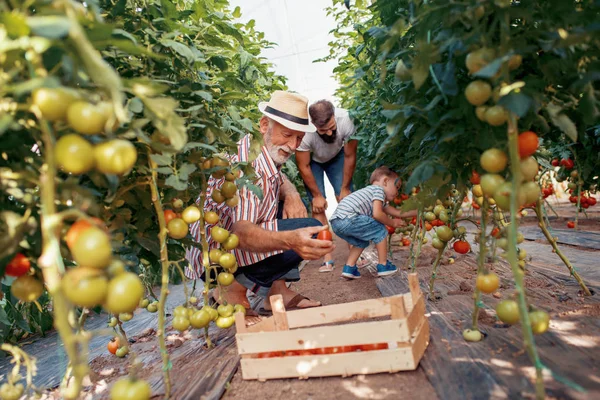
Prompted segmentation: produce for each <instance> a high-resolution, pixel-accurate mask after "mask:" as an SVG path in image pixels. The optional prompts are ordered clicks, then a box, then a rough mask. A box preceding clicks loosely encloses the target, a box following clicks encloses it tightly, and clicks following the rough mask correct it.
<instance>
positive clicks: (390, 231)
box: [385, 225, 396, 235]
mask: <svg viewBox="0 0 600 400" xmlns="http://www.w3.org/2000/svg"><path fill="white" fill-rule="evenodd" d="M385 229H387V231H388V233H389V234H390V235H391V234H392V233H394V232H396V229H394V228H392V227H391V226H389V225H386V226H385Z"/></svg>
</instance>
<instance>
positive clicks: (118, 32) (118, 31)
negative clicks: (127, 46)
mask: <svg viewBox="0 0 600 400" xmlns="http://www.w3.org/2000/svg"><path fill="white" fill-rule="evenodd" d="M112 35H113V36H123V37H124V38H127V39H129V40H131V41H132V42H133V44H135V45H137V40H136V39H135V36H133V35H132V34H131V33H129V32H127V31H124V30H123V29H114V30H113V31H112Z"/></svg>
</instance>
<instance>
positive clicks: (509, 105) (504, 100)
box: [498, 92, 533, 118]
mask: <svg viewBox="0 0 600 400" xmlns="http://www.w3.org/2000/svg"><path fill="white" fill-rule="evenodd" d="M498 104H500V105H501V106H504V108H506V109H508V110H510V111H512V112H513V113H515V114H517V115H518V116H519V117H520V118H522V117H524V116H525V114H527V112H528V111H529V108H530V107H531V105H532V104H533V99H532V98H531V97H529V96H527V95H526V94H524V93H515V92H510V93H509V94H507V95H506V96H502V97H501V98H500V100H499V101H498Z"/></svg>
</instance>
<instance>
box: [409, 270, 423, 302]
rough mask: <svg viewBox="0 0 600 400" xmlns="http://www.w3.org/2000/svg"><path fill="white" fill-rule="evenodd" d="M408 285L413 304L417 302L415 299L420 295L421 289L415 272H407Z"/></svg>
mask: <svg viewBox="0 0 600 400" xmlns="http://www.w3.org/2000/svg"><path fill="white" fill-rule="evenodd" d="M408 287H409V289H410V294H411V295H412V300H413V304H417V299H418V298H419V296H420V295H421V289H420V288H419V277H418V276H417V274H416V273H415V272H413V273H411V274H408Z"/></svg>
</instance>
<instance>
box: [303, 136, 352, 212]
mask: <svg viewBox="0 0 600 400" xmlns="http://www.w3.org/2000/svg"><path fill="white" fill-rule="evenodd" d="M310 170H311V171H312V174H313V176H314V177H315V182H316V183H317V187H318V188H319V191H320V192H321V194H322V195H323V197H325V174H327V179H329V182H331V186H333V190H334V192H335V195H336V196H339V195H340V192H341V191H342V183H343V180H344V148H343V147H342V149H341V150H340V152H339V153H337V155H336V156H335V157H333V158H332V159H331V160H329V161H327V162H324V163H319V162H316V161H314V160H312V159H311V160H310ZM305 186H306V185H305ZM350 190H353V187H352V182H350ZM306 193H307V194H308V201H309V202H312V199H313V195H312V193H311V192H310V190H309V189H308V187H306Z"/></svg>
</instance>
